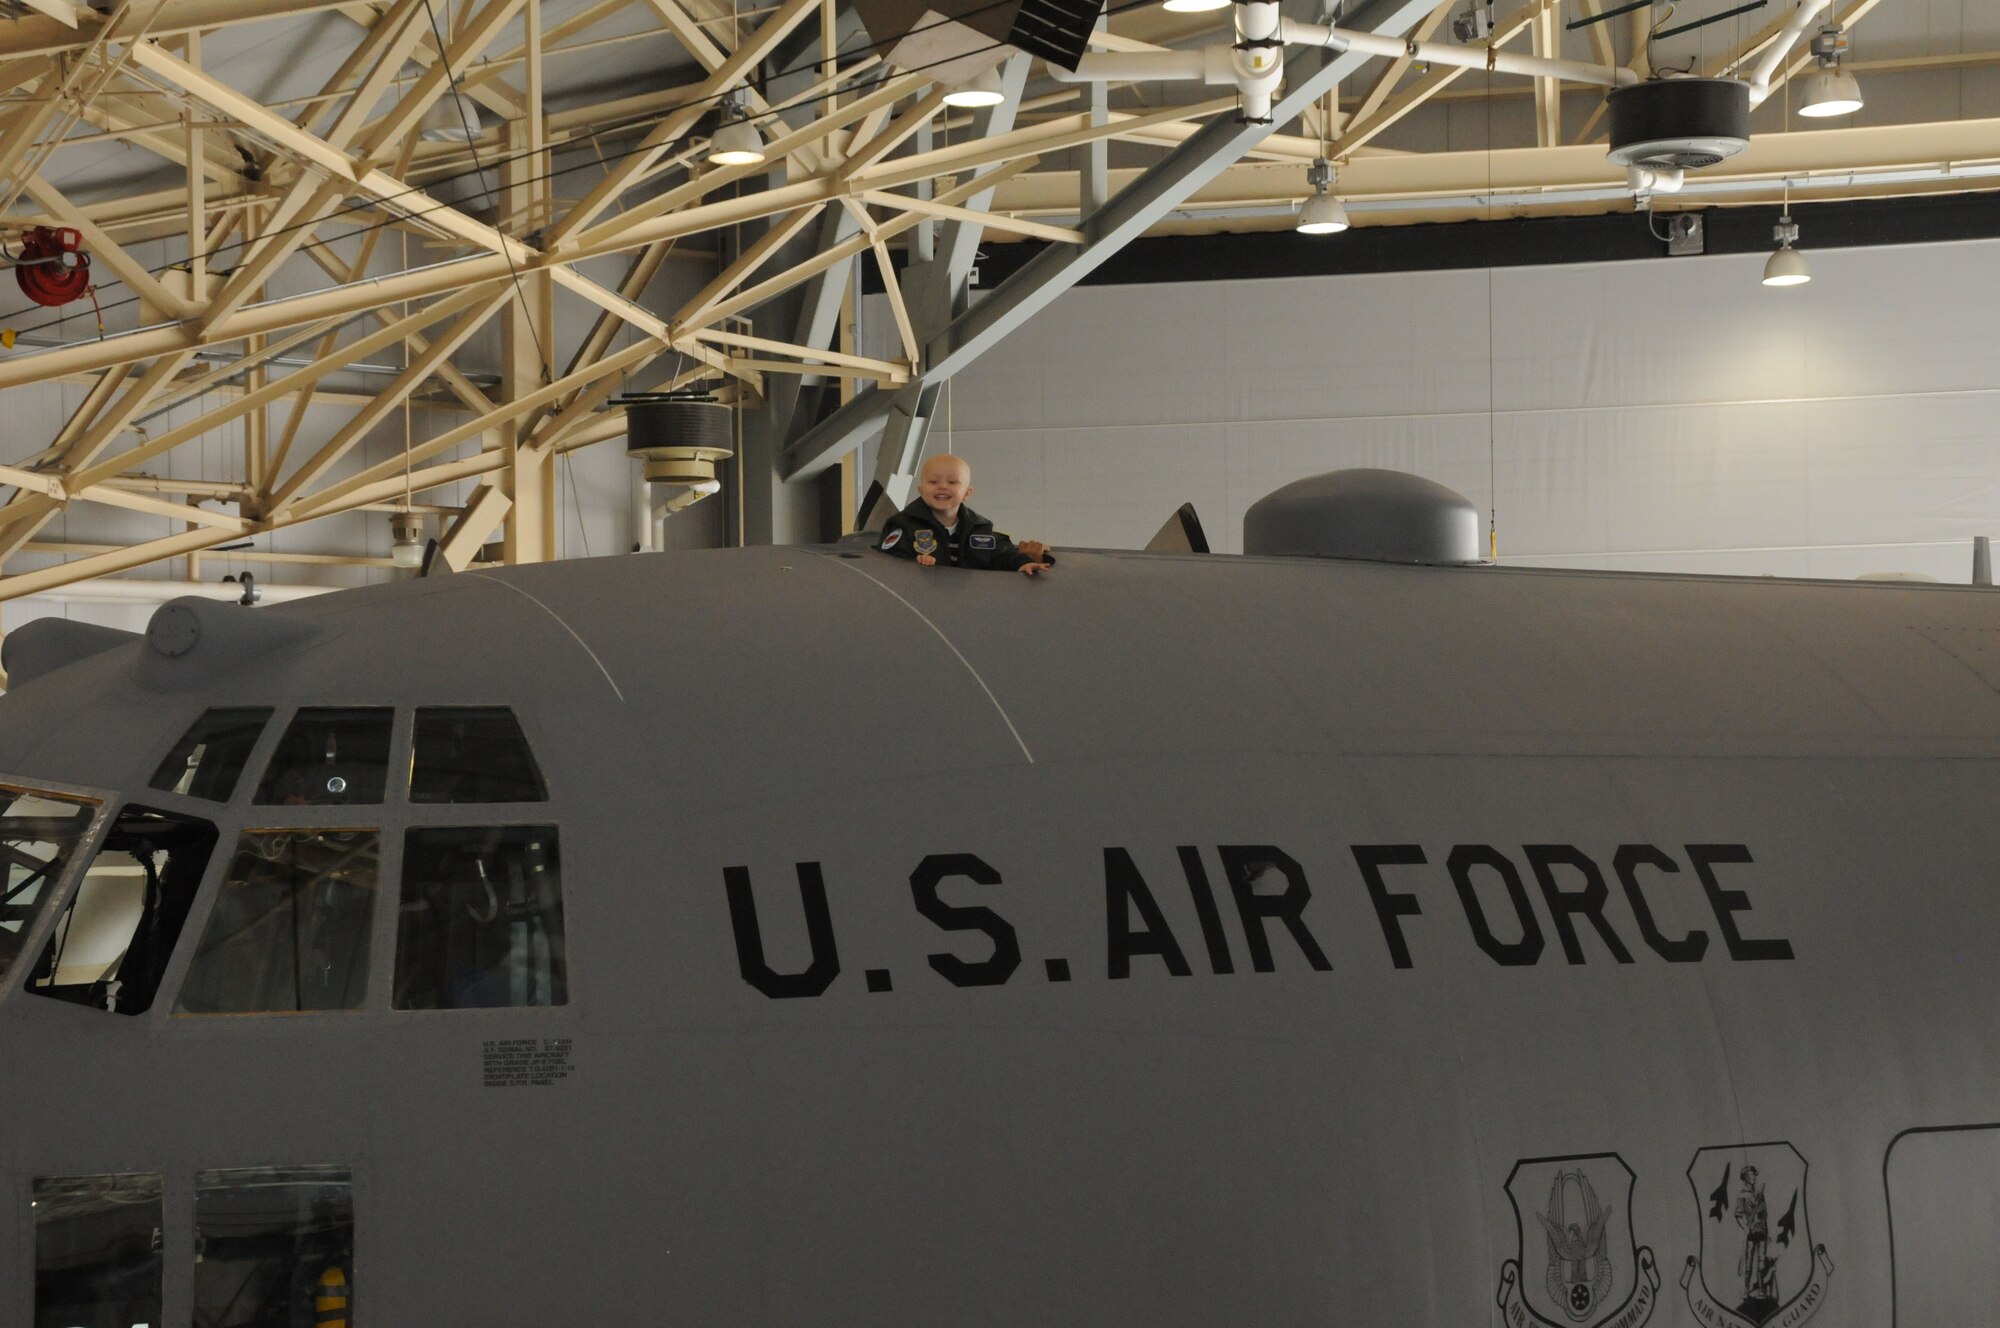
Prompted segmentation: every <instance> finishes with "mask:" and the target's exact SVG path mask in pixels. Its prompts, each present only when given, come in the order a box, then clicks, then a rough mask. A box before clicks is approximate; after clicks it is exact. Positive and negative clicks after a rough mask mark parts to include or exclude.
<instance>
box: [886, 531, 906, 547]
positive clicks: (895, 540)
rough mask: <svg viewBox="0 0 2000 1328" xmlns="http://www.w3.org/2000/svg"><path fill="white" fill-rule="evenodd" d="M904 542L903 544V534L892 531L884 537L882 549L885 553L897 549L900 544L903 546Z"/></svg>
mask: <svg viewBox="0 0 2000 1328" xmlns="http://www.w3.org/2000/svg"><path fill="white" fill-rule="evenodd" d="M902 542H903V532H902V531H900V530H892V531H890V532H889V533H888V534H886V535H884V536H883V537H882V549H883V551H884V552H887V551H888V550H890V549H893V548H895V547H896V546H897V545H898V544H901V543H902Z"/></svg>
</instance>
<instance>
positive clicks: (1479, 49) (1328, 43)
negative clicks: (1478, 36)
mask: <svg viewBox="0 0 2000 1328" xmlns="http://www.w3.org/2000/svg"><path fill="white" fill-rule="evenodd" d="M1823 2H1824V0H1822V3H1823ZM1807 3H1809V4H1810V3H1812V0H1807ZM1281 27H1282V31H1283V34H1284V38H1285V40H1286V41H1287V42H1289V43H1291V44H1292V45H1294V46H1324V47H1326V48H1327V49H1328V50H1330V51H1359V52H1361V53H1362V54H1363V55H1368V56H1381V57H1383V58H1385V59H1391V60H1395V59H1401V58H1402V57H1404V56H1408V57H1409V58H1410V59H1412V60H1421V61H1426V62H1428V63H1430V64H1434V65H1452V66H1456V67H1457V68H1459V69H1490V70H1492V71H1493V72H1494V73H1496V74H1521V75H1525V76H1527V77H1529V78H1560V79H1563V80H1564V81H1566V82H1570V83H1594V84H1596V85H1597V86H1598V87H1603V88H1618V87H1624V86H1625V85H1627V84H1630V83H1637V82H1638V81H1639V76H1638V74H1636V73H1634V72H1633V71H1632V70H1630V69H1622V68H1618V67H1616V66H1608V65H1593V64H1586V63H1585V62H1583V61H1581V60H1557V59H1553V58H1549V57H1545V56H1538V55H1516V54H1514V53H1513V52H1510V51H1502V50H1498V49H1496V48H1494V47H1490V46H1458V45H1455V44H1453V43H1451V42H1434V41H1410V40H1408V39H1406V38H1403V37H1383V36H1379V35H1377V34H1375V33H1372V32H1356V31H1354V30H1353V29H1351V28H1334V27H1328V26H1326V25H1325V24H1322V23H1297V22H1294V21H1293V20H1291V19H1285V20H1284V21H1283V23H1282V25H1281Z"/></svg>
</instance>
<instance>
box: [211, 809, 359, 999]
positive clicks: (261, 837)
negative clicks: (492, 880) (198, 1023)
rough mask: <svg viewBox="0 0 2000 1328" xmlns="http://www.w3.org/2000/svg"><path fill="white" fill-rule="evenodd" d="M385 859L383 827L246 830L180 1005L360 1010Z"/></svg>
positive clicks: (237, 846) (238, 844) (239, 840)
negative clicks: (380, 876) (382, 866)
mask: <svg viewBox="0 0 2000 1328" xmlns="http://www.w3.org/2000/svg"><path fill="white" fill-rule="evenodd" d="M381 860H382V841H381V836H380V835H379V834H378V833H377V832H375V831H374V830H250V831H246V832H244V834H243V836H242V837H241V838H240V839H238V840H237V841H236V856H235V857H234V858H233V859H231V861H230V864H229V871H228V874H227V875H226V876H224V877H223V880H222V888H221V890H220V891H218V892H217V894H216V897H215V904H214V906H213V907H212V908H211V909H210V910H209V914H208V925H207V927H206V929H205V930H204V931H203V932H202V937H201V945H200V947H199V948H198V949H197V950H196V951H195V955H194V963H193V965H192V966H191V967H190V968H189V969H188V975H187V978H186V980H185V981H183V982H182V983H181V994H180V1000H179V1002H178V1003H177V1004H176V1005H175V1007H174V1008H175V1009H176V1010H177V1011H178V1012H180V1013H182V1014H273V1013H298V1012H300V1011H305V1010H358V1009H360V1008H361V1006H362V1001H363V998H364V996H365V995H366V993H367V990H368V949H369V935H370V932H371V930H372V924H373V921H374V917H375V895H376V885H377V882H378V880H379V871H380V867H381Z"/></svg>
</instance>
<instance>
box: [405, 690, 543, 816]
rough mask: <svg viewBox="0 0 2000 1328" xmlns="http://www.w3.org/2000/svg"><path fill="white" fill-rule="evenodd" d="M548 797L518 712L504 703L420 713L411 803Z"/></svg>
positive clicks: (428, 709) (412, 761) (412, 757)
mask: <svg viewBox="0 0 2000 1328" xmlns="http://www.w3.org/2000/svg"><path fill="white" fill-rule="evenodd" d="M548 796H549V793H548V789H547V788H546V787H544V786H543V784H542V772H541V770H540V769H539V768H538V767H537V766H536V765H535V755H534V753H533V752H531V751H529V750H528V739H527V737H526V735H524V734H523V733H522V732H521V723H520V721H519V720H517V719H515V718H514V712H513V711H511V710H508V709H506V708H505V707H502V706H426V707H422V708H420V709H419V710H418V711H417V725H416V734H415V740H414V744H413V748H412V751H411V754H410V801H411V802H545V801H547V800H548Z"/></svg>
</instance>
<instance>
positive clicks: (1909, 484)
mask: <svg viewBox="0 0 2000 1328" xmlns="http://www.w3.org/2000/svg"><path fill="white" fill-rule="evenodd" d="M1811 241H1812V237H1811V236H1810V235H1807V236H1806V237H1804V244H1805V247H1806V248H1807V249H1808V251H1809V252H1810V257H1811V261H1812V266H1813V272H1814V277H1815V279H1814V280H1813V282H1812V283H1811V284H1810V285H1807V286H1804V287H1800V288H1795V289H1791V290H1767V289H1765V288H1764V287H1763V286H1761V285H1760V284H1759V281H1758V278H1759V276H1760V275H1761V269H1762V263H1763V258H1762V256H1761V255H1759V256H1727V257H1712V258H1710V257H1703V258H1682V259H1672V260H1660V261H1655V262H1643V263H1617V264H1589V265H1575V266H1564V267H1546V268H1512V269H1500V270H1495V271H1493V272H1491V273H1488V272H1485V271H1467V272H1424V273H1400V274H1390V275H1376V276H1350V277H1323V278H1298V279H1292V280H1276V281H1244V282H1227V281H1217V282H1203V283H1189V284H1175V285H1167V284H1162V285H1151V286H1107V287H1090V288H1084V289H1080V290H1077V291H1073V292H1071V293H1069V294H1067V295H1065V296H1064V297H1063V298H1062V299H1061V300H1059V301H1057V302H1056V303H1055V304H1054V305H1053V306H1052V307H1051V308H1050V309H1049V310H1048V311H1047V312H1045V313H1043V314H1042V315H1040V316H1039V317H1038V318H1037V319H1035V320H1034V321H1033V322H1031V323H1030V324H1029V325H1028V326H1027V327H1025V328H1024V329H1023V330H1022V331H1020V332H1019V333H1017V334H1016V335H1015V336H1014V337H1013V338H1011V339H1010V340H1008V341H1007V342H1005V343H1004V344H1003V345H1001V346H1000V347H999V348H998V349H997V350H995V351H994V352H993V353H991V354H990V355H988V356H987V357H986V358H985V359H984V360H982V361H981V362H980V363H979V364H977V365H976V366H975V367H974V368H972V369H971V370H969V371H967V372H966V373H964V374H962V375H961V376H960V377H959V379H958V380H957V382H956V383H955V384H954V385H953V388H952V391H951V399H950V401H949V408H948V411H946V412H941V418H940V427H939V429H938V430H937V431H936V432H934V434H933V436H932V438H933V447H932V450H934V451H941V450H945V449H946V448H947V447H949V448H951V449H952V450H956V451H958V452H961V453H963V454H964V455H965V456H967V457H968V458H970V459H971V461H972V463H973V466H974V472H975V474H974V484H975V486H976V489H977V492H976V494H975V497H974V499H973V502H974V505H975V506H976V507H978V508H979V509H980V510H981V511H983V512H985V513H986V514H987V515H989V516H992V517H994V518H995V519H996V520H997V521H998V522H999V524H1000V525H1001V526H1002V527H1003V528H1006V529H1009V530H1011V531H1012V532H1013V533H1014V534H1016V535H1017V536H1027V535H1032V536H1038V537H1041V538H1044V539H1047V540H1050V541H1052V542H1054V543H1056V544H1058V545H1071V546H1097V547H1113V548H1132V547H1138V546H1140V545H1143V544H1144V543H1145V542H1146V540H1147V539H1148V538H1149V537H1150V536H1151V535H1152V534H1153V532H1154V531H1155V530H1156V529H1158V527H1159V526H1160V524H1161V523H1162V522H1163V521H1164V520H1165V519H1166V517H1167V515H1168V514H1169V513H1170V512H1171V511H1172V510H1173V509H1174V508H1175V507H1176V506H1178V505H1179V504H1180V503H1182V502H1186V501H1192V502H1193V503H1194V504H1195V506H1196V508H1197V509H1198V510H1199V512H1200V514H1201V517H1202V520H1203V523H1204V524H1205V526H1206V527H1207V530H1208V533H1209V537H1210V540H1211V541H1212V543H1213V544H1214V545H1215V547H1216V548H1217V549H1218V550H1219V551H1235V550H1237V549H1239V548H1240V547H1241V531H1242V519H1243V513H1244V510H1245V509H1246V508H1247V507H1248V506H1249V505H1250V504H1251V503H1252V502H1254V501H1255V500H1256V499H1257V498H1259V497H1261V496H1262V495H1264V494H1265V493H1268V492H1270V491H1271V490H1272V489H1274V488H1276V487H1278V486H1279V485H1281V484H1284V483H1287V482H1289V481H1290V480H1293V479H1296V478H1298V477H1300V476H1303V475H1308V474H1313V473H1316V472H1319V471H1325V470H1332V469H1336V468H1339V467H1345V466H1388V467H1394V468H1397V469H1402V470H1410V471H1414V472H1416V473H1418V474H1422V475H1427V476H1429V477H1431V478H1433V479H1436V480H1439V481H1441V482H1443V483H1445V484H1448V485H1450V486H1452V487H1453V488H1455V489H1457V490H1459V491H1460V492H1462V493H1464V494H1466V495H1467V496H1468V497H1470V498H1472V499H1473V500H1474V501H1475V502H1476V503H1477V504H1479V506H1480V507H1481V508H1482V509H1484V508H1487V507H1488V506H1489V505H1492V506H1493V507H1495V508H1496V509H1497V513H1498V523H1499V537H1500V554H1501V558H1502V560H1503V561H1506V562H1516V563H1529V564H1540V565H1549V566H1569V567H1620V568H1634V569H1647V570H1659V571H1702V572H1724V573H1742V574H1758V573H1767V572H1768V573H1775V574H1778V575H1786V576H1827V577H1849V576H1855V575H1859V574H1861V573H1864V572H1870V571H1880V570H1908V571H1918V572H1926V573H1930V574H1932V575H1935V576H1938V577H1940V578H1943V579H1952V580H1964V579H1965V578H1966V576H1967V574H1968V572H1969V569H1970V565H1971V552H1970V547H1971V538H1972V536H1973V535H1975V534H1993V535H2000V320H1995V319H1994V318H1993V316H1992V304H1991V294H1990V293H1991V292H1992V291H1993V290H1994V289H1996V288H2000V242H1976V243H1964V244H1951V245H1936V246H1912V247H1905V248H1875V249H1857V250H1847V251H1827V250H1811V248H1810V246H1811ZM1328 243H1335V244H1337V243H1339V241H1338V239H1337V238H1331V237H1330V238H1329V240H1328ZM1489 310H1490V314H1489ZM872 321H875V322H879V321H881V320H872ZM1489 405H1490V407H1491V408H1490V410H1489ZM947 414H948V416H949V418H950V422H951V427H950V428H949V429H947V428H946V427H945V426H944V422H943V420H944V416H945V415H947ZM1489 439H1490V443H1489Z"/></svg>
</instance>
